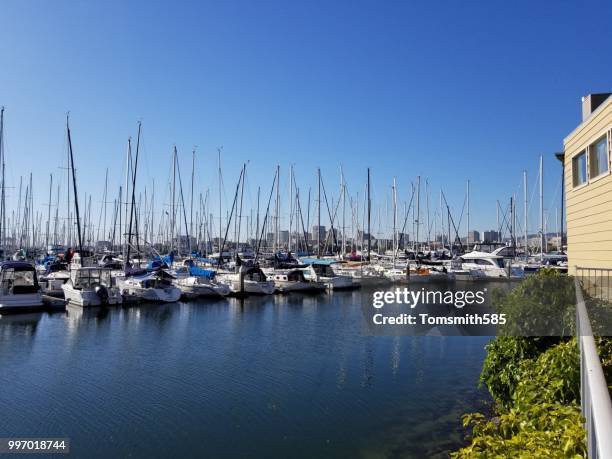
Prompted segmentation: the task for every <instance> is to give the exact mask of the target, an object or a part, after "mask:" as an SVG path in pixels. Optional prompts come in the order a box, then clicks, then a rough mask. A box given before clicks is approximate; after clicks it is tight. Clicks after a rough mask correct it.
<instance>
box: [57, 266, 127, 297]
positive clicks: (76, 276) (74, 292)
mask: <svg viewBox="0 0 612 459" xmlns="http://www.w3.org/2000/svg"><path fill="white" fill-rule="evenodd" d="M62 290H63V291H64V298H65V299H66V300H68V302H69V303H70V304H74V305H77V306H82V307H88V306H106V305H115V304H121V303H122V302H123V298H122V296H121V292H120V290H119V289H118V288H117V287H113V285H112V279H111V269H110V268H101V267H80V268H75V269H72V270H71V271H70V279H68V281H67V282H66V283H65V284H63V285H62Z"/></svg>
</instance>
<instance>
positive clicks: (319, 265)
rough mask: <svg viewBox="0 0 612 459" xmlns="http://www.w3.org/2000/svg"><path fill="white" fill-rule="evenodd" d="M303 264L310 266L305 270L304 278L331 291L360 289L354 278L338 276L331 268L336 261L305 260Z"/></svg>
mask: <svg viewBox="0 0 612 459" xmlns="http://www.w3.org/2000/svg"><path fill="white" fill-rule="evenodd" d="M302 262H303V263H304V264H306V265H308V266H307V267H306V268H303V271H304V277H305V278H306V279H308V280H310V281H315V282H322V283H323V284H325V286H326V287H327V288H328V289H329V290H343V289H352V288H357V287H359V284H357V283H356V282H354V281H353V277H352V276H343V275H339V274H337V273H336V272H335V271H334V270H333V268H332V267H331V265H332V263H334V260H325V259H304V260H302Z"/></svg>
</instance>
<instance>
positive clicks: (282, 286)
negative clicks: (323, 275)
mask: <svg viewBox="0 0 612 459" xmlns="http://www.w3.org/2000/svg"><path fill="white" fill-rule="evenodd" d="M266 276H267V279H268V280H269V281H272V282H274V285H275V287H276V290H277V291H279V292H283V293H284V292H321V291H325V288H326V287H325V284H324V283H322V282H317V281H313V280H308V279H306V277H305V276H304V272H303V271H302V270H301V269H299V268H294V269H274V270H270V271H268V272H266Z"/></svg>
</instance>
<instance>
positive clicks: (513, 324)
mask: <svg viewBox="0 0 612 459" xmlns="http://www.w3.org/2000/svg"><path fill="white" fill-rule="evenodd" d="M493 303H494V304H495V305H496V308H497V310H498V312H499V313H503V314H505V315H506V319H507V323H506V325H504V326H503V327H500V329H499V331H498V333H499V334H500V335H504V336H572V335H573V334H574V330H575V312H576V309H575V308H576V295H575V288H574V281H573V278H571V277H568V276H565V275H562V274H559V273H558V272H557V271H555V270H551V269H548V270H546V269H543V270H541V271H540V272H539V273H538V274H535V275H533V276H529V277H527V278H525V279H524V280H523V281H522V282H521V283H520V284H519V285H517V286H516V287H515V288H514V289H512V290H511V291H510V292H504V291H501V290H499V289H498V290H495V291H494V292H493Z"/></svg>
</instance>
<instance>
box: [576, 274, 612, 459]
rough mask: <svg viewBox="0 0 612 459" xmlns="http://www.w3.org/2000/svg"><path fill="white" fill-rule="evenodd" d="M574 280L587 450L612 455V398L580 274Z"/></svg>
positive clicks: (598, 455)
mask: <svg viewBox="0 0 612 459" xmlns="http://www.w3.org/2000/svg"><path fill="white" fill-rule="evenodd" d="M582 269H584V268H582ZM574 284H575V286H576V337H577V341H578V348H579V349H580V405H581V407H582V415H583V416H584V418H585V420H586V422H585V429H586V432H587V454H588V457H589V458H612V401H611V400H610V393H609V391H608V385H607V383H606V380H605V378H604V374H603V369H602V367H601V360H600V359H599V354H598V352H597V346H596V344H595V339H594V338H593V330H592V329H591V323H590V320H589V315H588V313H587V309H586V306H585V303H584V295H583V293H582V285H581V283H580V281H579V280H578V276H576V277H575V278H574Z"/></svg>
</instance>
